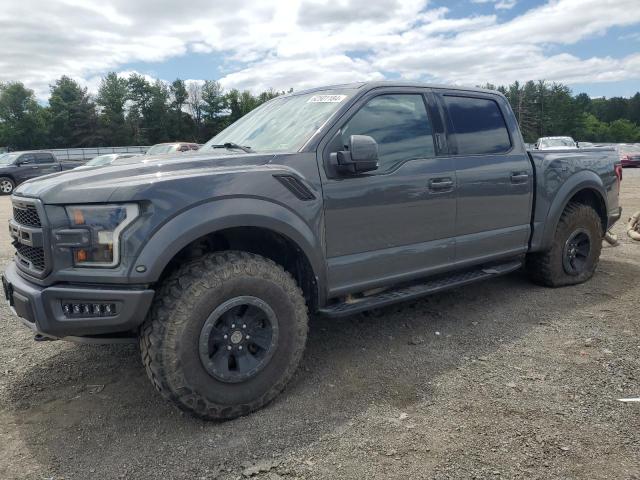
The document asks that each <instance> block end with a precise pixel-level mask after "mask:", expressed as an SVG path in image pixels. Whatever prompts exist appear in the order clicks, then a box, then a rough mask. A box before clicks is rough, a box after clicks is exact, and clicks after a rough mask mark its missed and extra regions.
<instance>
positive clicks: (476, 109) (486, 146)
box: [444, 95, 511, 155]
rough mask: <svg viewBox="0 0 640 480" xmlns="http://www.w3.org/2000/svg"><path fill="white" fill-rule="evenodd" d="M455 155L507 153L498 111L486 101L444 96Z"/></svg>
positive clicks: (506, 134)
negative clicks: (451, 126) (451, 128)
mask: <svg viewBox="0 0 640 480" xmlns="http://www.w3.org/2000/svg"><path fill="white" fill-rule="evenodd" d="M444 102H445V104H446V106H447V110H448V112H449V118H450V119H451V123H452V124H453V129H454V132H455V139H456V144H457V146H458V154H459V155H484V154H489V153H504V152H507V151H509V150H510V149H511V140H510V138H509V131H508V130H507V125H506V124H505V121H504V117H503V116H502V112H501V111H500V107H498V104H497V103H496V102H495V101H494V100H489V99H487V98H472V97H456V96H451V95H445V96H444Z"/></svg>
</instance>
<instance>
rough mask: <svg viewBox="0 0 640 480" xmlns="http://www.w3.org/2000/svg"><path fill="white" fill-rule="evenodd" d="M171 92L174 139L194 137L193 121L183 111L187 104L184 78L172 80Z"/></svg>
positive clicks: (187, 96)
mask: <svg viewBox="0 0 640 480" xmlns="http://www.w3.org/2000/svg"><path fill="white" fill-rule="evenodd" d="M169 90H170V94H171V127H170V130H171V132H173V136H174V138H175V139H194V138H195V137H196V132H195V122H194V120H193V118H192V117H191V116H190V115H189V114H188V113H187V112H185V111H184V109H185V107H186V106H187V105H188V101H189V92H188V91H187V86H186V84H185V82H184V80H180V79H179V78H178V79H176V80H174V81H173V83H171V86H170V87H169Z"/></svg>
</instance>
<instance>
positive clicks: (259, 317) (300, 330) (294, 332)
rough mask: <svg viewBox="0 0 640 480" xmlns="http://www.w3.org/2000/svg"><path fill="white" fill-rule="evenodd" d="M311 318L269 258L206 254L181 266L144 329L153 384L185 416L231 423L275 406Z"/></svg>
mask: <svg viewBox="0 0 640 480" xmlns="http://www.w3.org/2000/svg"><path fill="white" fill-rule="evenodd" d="M307 323H308V314H307V308H306V305H305V301H304V298H303V295H302V292H301V291H300V289H299V288H298V285H297V284H296V282H295V280H294V279H293V278H292V277H291V275H289V274H288V273H287V272H286V271H285V270H284V269H283V268H282V267H280V266H279V265H276V264H275V263H274V262H272V261H271V260H268V259H266V258H263V257H260V256H258V255H253V254H249V253H244V252H224V253H215V254H208V255H205V256H204V257H201V258H200V259H198V261H197V262H193V263H189V264H186V265H183V266H181V267H180V268H178V269H177V270H176V271H175V272H174V273H173V274H172V275H171V276H170V277H168V278H167V279H166V280H165V281H164V282H163V284H162V285H161V287H160V288H159V289H158V291H157V293H156V297H155V300H154V304H153V306H152V309H151V312H150V314H149V317H148V318H147V320H145V322H144V324H143V325H142V327H141V332H140V348H141V352H142V359H143V363H144V365H145V368H146V370H147V374H148V375H149V378H150V379H151V381H152V382H153V384H154V385H155V387H156V388H157V390H159V391H160V393H161V394H162V395H163V396H164V397H166V398H168V399H169V400H171V401H172V402H174V403H175V404H176V405H177V406H178V407H179V408H181V409H182V410H185V411H188V412H190V413H192V414H194V415H196V416H198V417H200V418H204V419H208V420H227V419H231V418H235V417H238V416H241V415H245V414H247V413H249V412H251V411H254V410H257V409H259V408H261V407H262V406H264V405H266V404H267V403H268V402H270V401H271V400H272V399H273V398H274V397H275V396H276V395H278V394H279V393H280V392H281V391H282V390H283V389H284V387H285V385H286V384H287V382H288V381H289V380H290V378H291V377H292V376H293V373H294V372H295V370H296V368H297V366H298V363H299V362H300V359H301V357H302V353H303V350H304V346H305V343H306V338H307V328H308V327H307Z"/></svg>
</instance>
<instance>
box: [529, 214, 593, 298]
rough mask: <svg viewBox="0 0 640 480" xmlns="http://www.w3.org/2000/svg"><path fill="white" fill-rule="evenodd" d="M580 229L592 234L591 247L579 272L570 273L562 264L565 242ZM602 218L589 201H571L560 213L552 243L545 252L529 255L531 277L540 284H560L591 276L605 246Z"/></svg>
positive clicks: (550, 285) (557, 285) (570, 283)
mask: <svg viewBox="0 0 640 480" xmlns="http://www.w3.org/2000/svg"><path fill="white" fill-rule="evenodd" d="M578 229H584V230H585V231H586V232H587V233H588V234H589V236H590V237H591V244H590V251H589V255H588V257H587V260H586V265H585V268H584V270H583V271H582V272H580V273H579V274H577V275H570V274H569V273H567V271H566V270H565V267H564V265H563V255H564V248H565V243H566V242H567V240H568V239H569V238H570V237H571V235H572V234H573V233H574V232H576V231H577V230H578ZM602 238H603V232H602V222H601V221H600V217H599V216H598V214H597V212H596V211H595V210H594V209H593V208H592V207H590V206H589V205H584V204H580V203H574V202H571V203H569V205H567V207H566V208H565V210H564V212H562V215H561V217H560V221H559V222H558V226H557V227H556V232H555V235H554V237H553V245H552V247H551V249H550V250H548V251H546V252H540V253H533V254H529V255H527V262H526V268H527V273H528V274H529V278H530V279H531V280H532V281H533V282H534V283H537V284H539V285H544V286H547V287H561V286H564V285H575V284H579V283H583V282H586V281H587V280H589V279H590V278H591V277H592V276H593V274H594V272H595V270H596V267H597V266H598V261H599V259H600V251H601V250H602Z"/></svg>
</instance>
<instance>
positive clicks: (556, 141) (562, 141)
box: [540, 138, 576, 147]
mask: <svg viewBox="0 0 640 480" xmlns="http://www.w3.org/2000/svg"><path fill="white" fill-rule="evenodd" d="M540 145H541V146H543V147H575V146H576V142H574V141H573V140H571V139H570V138H545V139H544V140H541V141H540Z"/></svg>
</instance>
